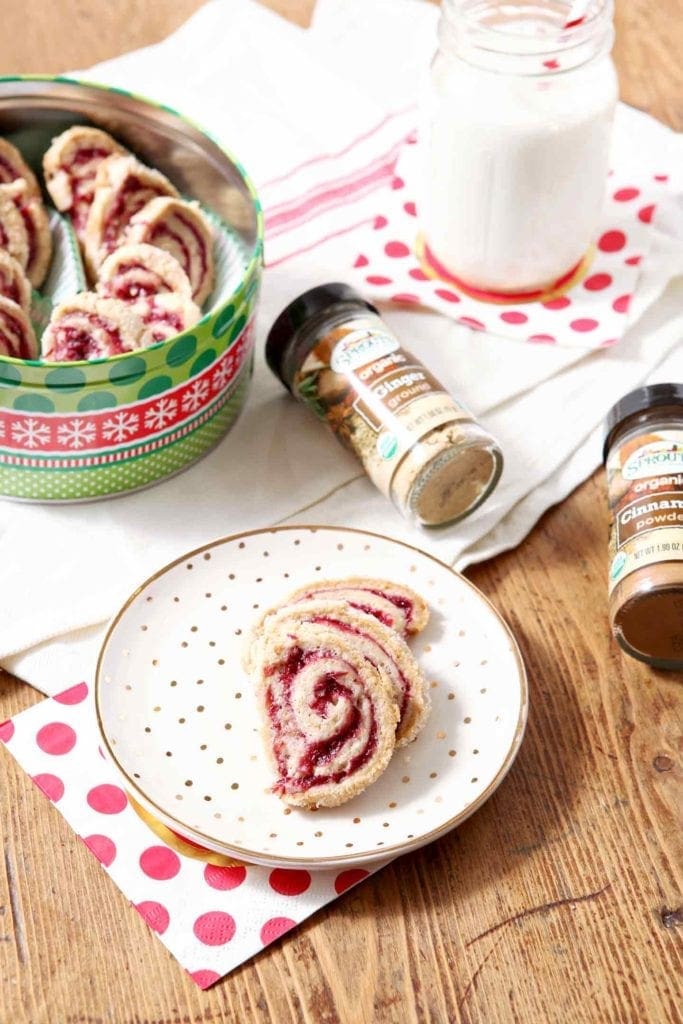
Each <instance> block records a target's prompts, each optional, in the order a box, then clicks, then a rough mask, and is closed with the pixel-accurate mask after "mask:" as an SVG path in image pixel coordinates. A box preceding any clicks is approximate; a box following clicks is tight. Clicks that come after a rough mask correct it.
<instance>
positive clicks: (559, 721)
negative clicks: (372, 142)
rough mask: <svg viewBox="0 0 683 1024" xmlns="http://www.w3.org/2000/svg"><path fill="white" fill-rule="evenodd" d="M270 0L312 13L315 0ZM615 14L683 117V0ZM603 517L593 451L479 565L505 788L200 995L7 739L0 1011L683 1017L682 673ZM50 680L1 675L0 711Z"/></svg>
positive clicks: (91, 41)
mask: <svg viewBox="0 0 683 1024" xmlns="http://www.w3.org/2000/svg"><path fill="white" fill-rule="evenodd" d="M357 2H358V3H359V5H361V4H362V0H357ZM200 4H201V0H174V2H173V3H171V2H170V0H153V2H146V3H144V4H141V3H139V2H136V0H118V2H117V3H116V4H112V3H109V2H107V0H93V2H90V3H83V2H81V0H58V2H55V3H54V4H50V5H47V4H44V3H43V2H41V0H23V2H20V0H6V2H5V3H4V4H3V28H4V31H3V33H2V36H1V37H0V57H1V60H0V67H1V68H2V70H3V72H5V73H7V72H9V71H56V70H59V69H62V68H64V67H79V66H87V65H89V64H91V63H93V62H94V61H95V60H101V59H103V58H105V57H109V56H113V55H115V54H116V53H119V52H122V51H124V50H128V49H132V48H134V47H137V46H141V45H145V44H147V43H149V42H152V41H154V40H156V39H160V38H162V37H163V36H164V35H165V34H167V33H168V32H169V31H171V30H172V29H173V28H174V27H176V26H177V25H178V24H180V23H181V22H182V21H183V20H184V19H185V18H186V17H187V16H189V14H190V13H191V12H192V11H193V10H195V9H196V8H197V7H199V6H200ZM271 6H273V7H276V8H277V9H278V10H280V11H281V12H284V13H286V14H287V15H288V16H290V17H293V18H294V19H295V20H298V21H299V22H300V23H301V24H306V22H307V20H308V18H309V17H310V12H311V9H312V7H313V2H312V0H277V2H276V0H271ZM617 32H618V35H617V45H616V50H615V55H616V59H617V63H618V66H619V71H620V77H621V88H622V96H623V98H624V99H625V100H627V101H628V102H630V103H632V104H635V105H636V106H638V107H641V108H643V109H645V110H647V111H649V112H650V113H652V114H654V115H655V116H657V117H659V118H661V119H663V120H664V121H667V122H668V123H670V124H671V125H673V126H674V127H675V128H678V129H679V130H680V129H683V106H682V105H681V101H682V99H683V70H682V67H681V62H680V53H681V51H682V49H683V10H682V8H681V3H680V0H659V2H658V3H657V4H652V3H649V2H647V0H619V2H618V5H617ZM606 530H607V516H606V511H605V491H604V483H603V477H602V474H601V473H600V472H598V473H597V474H596V475H595V476H594V477H593V479H592V480H589V481H588V482H587V483H585V484H584V485H583V486H582V487H581V488H579V490H578V491H577V492H576V493H575V494H573V495H572V496H571V497H570V498H569V499H567V500H566V501H565V502H564V503H563V504H562V505H560V506H558V507H557V508H555V509H553V510H551V511H550V512H549V513H548V514H547V515H545V516H544V517H543V519H542V520H541V522H540V523H539V524H538V525H537V526H536V528H535V529H534V531H533V532H532V534H531V535H530V537H529V538H528V539H527V540H526V541H525V542H524V543H523V544H522V545H521V546H520V547H519V548H518V549H517V550H515V551H512V552H510V553H509V554H506V555H502V556H500V557H499V558H496V559H495V560H493V561H491V562H488V563H486V564H485V565H481V566H478V567H477V568H474V569H472V570H471V572H469V573H468V575H469V577H470V578H471V579H472V580H473V581H474V582H475V583H476V584H477V586H479V587H480V588H481V589H482V590H483V591H484V593H486V594H487V595H488V596H489V597H490V598H491V600H492V601H494V603H495V604H496V605H497V606H498V607H499V608H500V609H501V611H502V612H503V614H504V615H505V616H506V617H507V619H508V621H509V622H510V624H511V625H512V627H513V629H514V630H515V632H516V634H517V637H518V639H519V641H520V644H521V646H522V650H523V653H524V657H525V659H526V663H527V666H528V671H529V678H530V682H531V714H530V719H529V727H528V732H527V737H526V740H525V742H524V745H523V747H522V751H521V753H520V755H519V758H518V760H517V762H516V764H515V766H514V767H513V769H512V771H511V773H510V775H509V776H508V778H507V780H506V781H505V782H504V784H503V785H502V786H501V788H500V789H499V790H498V792H497V793H496V794H495V796H494V797H493V798H492V799H491V800H490V801H489V802H488V803H487V804H486V806H485V807H484V808H483V809H482V810H480V811H479V812H478V813H477V814H476V815H475V816H474V818H472V819H471V820H470V821H468V822H467V823H466V824H464V825H463V826H462V827H461V828H459V829H458V830H457V832H455V833H452V834H451V835H450V836H447V837H446V838H444V839H442V840H440V841H439V842H437V843H434V844H433V845H431V846H429V847H427V848H426V849H424V850H421V851H420V852H418V853H416V854H412V855H410V856H407V857H404V858H402V859H401V860H399V861H397V862H395V863H394V864H392V865H391V866H390V867H388V868H387V869H385V870H384V871H382V872H381V873H380V874H379V875H378V876H377V877H375V878H373V879H371V880H370V881H367V882H365V883H364V884H363V885H361V886H360V887H359V888H357V889H356V890H354V891H353V892H350V893H349V894H347V895H346V896H344V897H342V898H341V899H339V900H337V902H336V903H334V904H333V905H331V906H330V907H328V908H327V909H325V910H322V911H321V912H320V913H318V914H316V915H315V916H314V917H313V918H312V919H311V920H309V921H308V922H307V923H305V924H304V925H302V926H301V927H299V928H298V929H297V930H296V931H295V932H294V933H293V934H291V935H289V936H287V937H286V938H285V939H283V940H281V941H280V942H279V943H276V944H275V945H274V946H273V947H271V948H270V949H268V950H267V951H265V952H264V953H262V954H261V955H260V956H258V957H256V958H255V959H254V960H252V961H250V962H249V963H247V964H245V965H244V966H243V967H241V968H239V969H238V970H237V971H235V972H234V973H233V974H232V975H231V976H230V977H229V978H228V979H227V980H226V981H224V982H222V983H220V984H218V985H217V986H215V987H214V988H213V989H212V990H210V991H209V992H207V993H201V992H200V991H199V990H198V989H197V988H196V987H195V985H194V984H193V983H192V982H191V981H189V980H188V978H187V977H186V975H185V974H184V972H183V971H182V970H181V969H180V967H179V966H178V964H177V963H176V961H175V960H173V959H172V957H171V956H170V954H169V953H167V952H166V950H165V949H164V947H163V946H162V945H161V943H159V942H158V941H157V940H156V939H155V938H154V936H153V935H151V934H150V933H149V931H148V930H147V928H146V926H145V925H144V924H143V922H142V920H141V919H140V918H139V917H138V915H137V914H134V913H133V912H132V911H131V910H130V908H129V906H128V902H127V900H126V899H125V897H124V896H122V895H121V893H120V892H119V891H118V890H117V889H116V888H115V886H114V885H113V884H112V883H111V882H110V881H109V879H108V878H107V877H106V875H105V874H104V873H103V872H102V870H101V868H100V867H99V865H98V864H97V862H96V861H95V859H94V858H93V857H92V856H91V854H90V853H89V852H88V851H87V850H86V849H85V847H84V846H83V844H82V843H80V842H79V841H78V840H77V839H76V837H75V836H74V834H73V832H72V831H71V830H70V828H69V827H68V826H67V825H66V823H65V822H64V821H63V820H62V818H61V817H60V815H59V814H58V813H57V812H56V811H53V810H51V809H50V808H49V807H48V806H47V805H46V803H45V799H44V797H43V796H41V795H40V793H38V791H37V789H36V788H35V787H33V786H32V785H31V784H30V783H29V781H28V780H27V778H26V776H25V775H24V773H23V772H22V771H21V770H20V769H19V768H18V767H17V766H16V765H15V763H14V761H13V759H12V758H11V757H10V756H9V754H8V753H7V752H5V751H2V753H0V771H1V772H2V779H3V786H2V792H1V794H0V821H1V823H2V833H3V846H4V863H3V865H2V866H1V867H0V1022H2V1024H9V1022H12V1024H24V1022H29V1024H43V1022H45V1024H100V1022H105V1021H106V1022H113V1024H199V1022H214V1021H222V1020H226V1021H231V1022H233V1021H234V1022H239V1024H251V1022H257V1024H261V1022H272V1024H299V1022H306V1024H323V1022H325V1024H335V1022H343V1024H384V1022H397V1024H410V1022H423V1021H424V1022H427V1021H429V1022H433V1024H446V1022H448V1024H452V1022H463V1024H464V1022H472V1024H475V1022H477V1024H497V1022H506V1024H507V1022H510V1021H524V1022H525V1024H552V1022H555V1021H557V1022H563V1024H566V1022H571V1024H583V1022H590V1024H603V1022H604V1024H646V1022H647V1024H664V1022H671V1024H673V1022H675V1021H680V1020H681V1019H682V1017H681V1014H682V1013H683V1009H682V1001H681V989H680V980H679V981H678V988H677V978H676V973H677V971H680V966H681V957H680V953H681V937H682V933H683V894H682V891H681V874H680V868H681V863H682V859H681V853H682V852H683V846H682V844H681V833H680V809H681V775H682V765H683V739H682V737H681V718H682V706H683V705H682V698H681V694H682V691H681V684H682V683H683V675H681V674H678V675H675V674H665V673H659V672H654V671H650V670H648V669H647V668H646V667H645V666H643V665H641V664H639V663H637V662H635V661H632V660H630V659H628V658H626V657H625V656H623V655H622V654H621V653H620V652H619V650H618V649H617V648H616V647H615V645H614V644H613V642H612V641H611V639H610V634H609V627H608V622H607V614H606V612H607V606H606V596H605V559H606V547H605V541H606ZM3 598H4V599H5V600H7V599H9V598H8V595H3ZM38 699H40V698H39V696H38V694H37V693H36V692H35V691H34V690H31V689H30V688H29V687H27V686H25V685H24V684H22V683H19V682H18V681H16V680H13V679H12V678H10V677H9V676H7V675H5V676H1V675H0V720H2V719H3V718H5V717H7V716H9V715H12V714H15V713H16V712H17V711H20V710H21V709H22V708H25V707H27V706H28V705H30V704H32V703H34V702H35V701H37V700H38ZM679 979H680V975H679Z"/></svg>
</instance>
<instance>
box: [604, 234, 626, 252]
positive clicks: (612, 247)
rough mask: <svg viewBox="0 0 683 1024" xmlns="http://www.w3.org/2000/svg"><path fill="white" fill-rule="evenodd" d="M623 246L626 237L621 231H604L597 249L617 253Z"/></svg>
mask: <svg viewBox="0 0 683 1024" xmlns="http://www.w3.org/2000/svg"><path fill="white" fill-rule="evenodd" d="M625 245H626V235H625V234H624V232H623V231H606V232H605V233H604V235H601V236H600V239H599V241H598V249H600V250H601V251H602V252H619V250H620V249H623V248H624V246H625Z"/></svg>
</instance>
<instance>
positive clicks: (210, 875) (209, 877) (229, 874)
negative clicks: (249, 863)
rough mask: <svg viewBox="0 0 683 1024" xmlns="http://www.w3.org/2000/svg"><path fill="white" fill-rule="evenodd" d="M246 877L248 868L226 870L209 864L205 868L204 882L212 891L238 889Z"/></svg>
mask: <svg viewBox="0 0 683 1024" xmlns="http://www.w3.org/2000/svg"><path fill="white" fill-rule="evenodd" d="M246 877H247V869H246V868H241V867H234V868H224V867H218V865H216V864H207V865H206V867H205V868H204V881H205V882H206V884H207V885H210V886H211V888H212V889H236V888H237V886H238V885H241V884H242V882H243V881H244V879H245V878H246Z"/></svg>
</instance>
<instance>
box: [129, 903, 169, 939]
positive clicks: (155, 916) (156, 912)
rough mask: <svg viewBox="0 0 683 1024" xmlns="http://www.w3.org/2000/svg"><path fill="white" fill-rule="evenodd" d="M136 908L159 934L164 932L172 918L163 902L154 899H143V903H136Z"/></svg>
mask: <svg viewBox="0 0 683 1024" xmlns="http://www.w3.org/2000/svg"><path fill="white" fill-rule="evenodd" d="M135 909H136V910H137V912H138V914H140V916H141V917H142V918H143V920H144V921H145V922H146V923H147V924H148V925H149V927H150V928H151V929H152V931H153V932H156V933H157V935H163V934H164V932H165V931H166V929H167V928H168V926H169V923H170V920H171V918H170V916H169V913H168V910H167V909H166V907H165V906H163V904H161V903H156V902H155V901H154V900H143V901H142V903H136V904H135Z"/></svg>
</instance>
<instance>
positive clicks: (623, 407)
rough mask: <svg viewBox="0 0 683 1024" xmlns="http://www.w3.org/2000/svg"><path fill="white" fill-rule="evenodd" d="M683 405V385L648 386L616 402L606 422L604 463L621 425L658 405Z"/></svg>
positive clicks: (603, 451) (637, 389)
mask: <svg viewBox="0 0 683 1024" xmlns="http://www.w3.org/2000/svg"><path fill="white" fill-rule="evenodd" d="M679 403H680V404H681V405H683V384H681V383H667V384H646V385H645V386H644V387H640V388H636V389H635V390H634V391H629V393H628V394H627V395H624V396H623V397H622V398H620V399H619V401H618V402H615V403H614V405H613V406H612V408H611V409H610V411H609V412H608V413H607V420H606V422H605V443H604V445H603V449H602V461H603V462H604V461H605V460H606V458H607V454H608V452H609V447H610V444H611V441H612V435H613V433H614V431H615V430H616V428H617V427H618V426H619V424H620V423H621V422H622V421H623V420H625V419H627V418H628V417H629V416H633V415H634V413H637V412H645V411H646V410H647V409H652V408H654V407H656V406H658V405H678V404H679Z"/></svg>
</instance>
